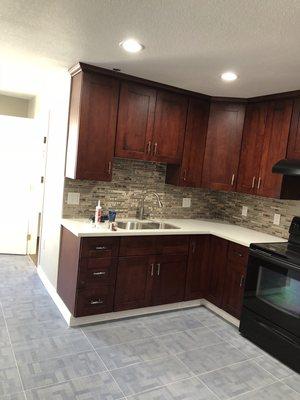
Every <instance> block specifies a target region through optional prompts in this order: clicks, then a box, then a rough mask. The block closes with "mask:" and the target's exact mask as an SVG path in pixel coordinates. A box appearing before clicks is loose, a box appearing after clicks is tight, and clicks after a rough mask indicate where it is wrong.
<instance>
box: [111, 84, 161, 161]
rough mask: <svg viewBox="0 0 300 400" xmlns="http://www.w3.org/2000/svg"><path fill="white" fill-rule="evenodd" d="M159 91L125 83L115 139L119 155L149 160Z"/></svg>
mask: <svg viewBox="0 0 300 400" xmlns="http://www.w3.org/2000/svg"><path fill="white" fill-rule="evenodd" d="M155 102H156V90H155V89H152V88H150V87H147V86H143V85H139V84H135V83H130V82H122V83H121V93H120V102H119V113H118V127H117V138H116V148H115V156H116V157H125V158H136V159H140V160H145V159H150V158H151V155H152V150H153V147H152V146H153V144H152V142H153V139H152V136H153V124H154V112H155Z"/></svg>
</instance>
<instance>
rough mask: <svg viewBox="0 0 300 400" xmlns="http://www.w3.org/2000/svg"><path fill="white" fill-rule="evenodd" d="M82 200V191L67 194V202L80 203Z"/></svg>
mask: <svg viewBox="0 0 300 400" xmlns="http://www.w3.org/2000/svg"><path fill="white" fill-rule="evenodd" d="M79 200H80V193H76V192H69V193H68V196H67V204H72V205H78V204H79Z"/></svg>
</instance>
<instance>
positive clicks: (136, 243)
mask: <svg viewBox="0 0 300 400" xmlns="http://www.w3.org/2000/svg"><path fill="white" fill-rule="evenodd" d="M188 249H189V236H188V235H180V236H176V235H173V236H131V237H122V238H121V243H120V256H121V257H125V256H143V255H155V254H188Z"/></svg>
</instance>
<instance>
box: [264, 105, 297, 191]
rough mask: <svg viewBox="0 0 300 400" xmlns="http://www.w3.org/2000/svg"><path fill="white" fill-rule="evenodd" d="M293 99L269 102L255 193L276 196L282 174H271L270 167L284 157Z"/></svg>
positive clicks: (279, 188)
mask: <svg viewBox="0 0 300 400" xmlns="http://www.w3.org/2000/svg"><path fill="white" fill-rule="evenodd" d="M292 108H293V100H290V99H288V100H282V101H274V102H272V103H271V104H270V107H269V111H268V116H267V122H266V128H265V134H264V146H263V151H262V160H261V167H260V177H259V183H258V189H257V194H259V195H261V196H266V197H278V196H279V195H280V190H281V182H282V175H279V174H273V173H272V167H273V165H274V164H275V163H277V162H278V161H279V160H281V159H282V158H285V157H286V153H287V144H288V137H289V129H290V122H291V115H292Z"/></svg>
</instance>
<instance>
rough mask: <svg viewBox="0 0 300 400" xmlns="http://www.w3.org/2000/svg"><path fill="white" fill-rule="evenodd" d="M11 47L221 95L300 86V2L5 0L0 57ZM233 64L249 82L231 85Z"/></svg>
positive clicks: (35, 56) (0, 7)
mask: <svg viewBox="0 0 300 400" xmlns="http://www.w3.org/2000/svg"><path fill="white" fill-rule="evenodd" d="M127 37H134V38H136V39H138V40H139V41H141V43H143V44H144V45H145V46H146V49H145V50H144V51H143V52H142V53H140V54H135V55H132V54H128V53H125V52H124V51H123V50H122V49H121V48H120V47H119V46H118V43H119V42H120V41H121V40H122V39H124V38H127ZM7 52H10V53H12V52H15V53H17V54H18V55H19V56H20V55H22V56H23V57H25V58H26V59H27V60H28V59H32V60H39V61H40V60H43V62H44V63H45V62H46V63H49V64H51V63H53V64H58V65H59V66H62V67H70V66H72V65H73V64H75V63H76V62H77V61H84V62H87V63H92V64H96V65H99V66H103V67H107V68H113V67H116V68H120V69H121V70H122V72H125V73H129V74H133V75H136V76H140V77H144V78H147V79H152V80H155V81H159V82H163V83H168V84H171V85H175V86H178V87H182V88H185V89H190V90H195V91H199V92H202V93H207V94H210V95H217V96H240V97H251V96H256V95H261V94H269V93H274V92H282V91H289V90H296V89H300V0H13V1H12V0H1V1H0V58H3V56H4V54H6V53H7ZM0 64H1V60H0ZM226 70H234V71H235V72H237V73H238V75H239V79H238V80H237V81H235V82H233V83H224V82H222V81H221V80H220V79H219V75H220V74H221V73H222V72H223V71H226Z"/></svg>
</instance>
